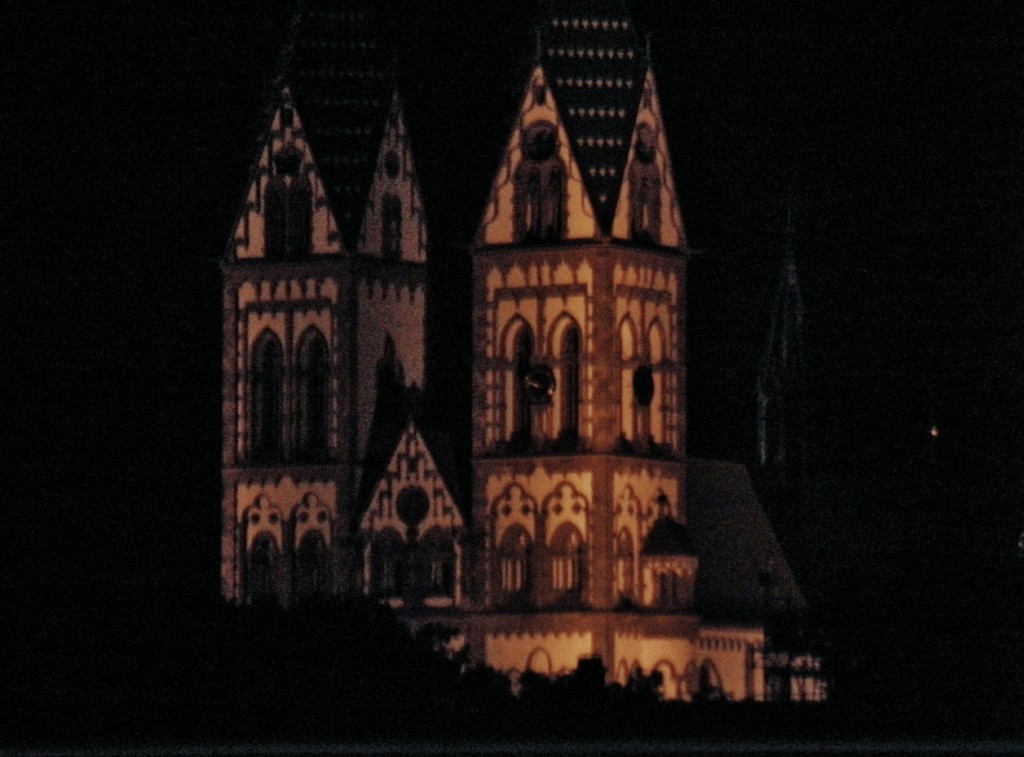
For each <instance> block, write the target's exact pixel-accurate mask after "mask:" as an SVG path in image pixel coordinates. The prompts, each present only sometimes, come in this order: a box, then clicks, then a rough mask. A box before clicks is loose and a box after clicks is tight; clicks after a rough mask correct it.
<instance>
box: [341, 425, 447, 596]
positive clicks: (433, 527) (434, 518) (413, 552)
mask: <svg viewBox="0 0 1024 757" xmlns="http://www.w3.org/2000/svg"><path fill="white" fill-rule="evenodd" d="M442 444H443V441H441V440H438V439H434V440H433V444H431V443H428V441H427V436H426V435H424V434H423V433H422V432H421V431H420V430H419V429H418V428H417V427H416V424H415V422H413V421H412V420H410V421H409V422H408V424H407V425H406V427H405V429H404V430H403V431H402V433H401V434H400V435H399V437H398V439H397V440H396V442H395V446H394V451H393V453H392V454H391V457H390V459H389V461H388V463H387V465H386V466H385V467H384V469H383V470H382V471H380V472H379V477H378V478H377V481H376V482H375V483H374V485H373V488H372V492H373V493H372V496H371V497H370V501H369V504H368V507H367V509H366V512H365V513H364V514H363V516H362V518H361V519H360V523H359V533H360V536H361V538H362V541H363V543H364V544H365V548H364V553H363V591H364V593H366V594H369V595H371V596H374V597H377V598H378V599H383V600H387V601H389V602H390V603H391V604H392V605H395V606H398V605H403V604H409V603H419V602H422V603H423V604H426V605H429V606H434V607H445V606H452V605H457V604H459V602H460V601H461V588H460V587H461V584H462V571H463V565H462V559H463V558H462V544H461V541H462V539H461V537H462V531H463V528H464V522H463V519H462V513H461V512H460V510H459V507H458V504H457V503H456V502H455V497H454V496H453V490H452V487H451V486H450V485H449V483H448V480H449V479H450V477H451V473H450V472H449V473H448V475H446V474H445V471H443V470H442V468H441V466H440V465H439V462H438V460H439V458H438V457H437V455H435V451H436V452H437V454H442V453H443V452H444V450H438V446H439V445H442ZM440 459H441V460H443V459H445V458H444V457H441V458H440Z"/></svg>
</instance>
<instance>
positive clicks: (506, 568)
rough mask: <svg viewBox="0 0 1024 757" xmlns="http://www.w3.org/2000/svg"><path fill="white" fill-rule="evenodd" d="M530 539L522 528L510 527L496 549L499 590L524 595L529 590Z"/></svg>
mask: <svg viewBox="0 0 1024 757" xmlns="http://www.w3.org/2000/svg"><path fill="white" fill-rule="evenodd" d="M530 552H531V550H530V537H529V535H528V534H527V533H526V529H524V528H523V527H522V526H510V527H509V528H508V529H507V530H506V531H505V534H504V535H503V536H502V538H501V545H500V546H499V547H498V567H499V570H500V572H501V590H502V592H503V593H505V594H506V595H508V594H525V593H526V592H528V591H529V589H530Z"/></svg>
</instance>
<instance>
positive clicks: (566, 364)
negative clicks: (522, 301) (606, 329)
mask: <svg viewBox="0 0 1024 757" xmlns="http://www.w3.org/2000/svg"><path fill="white" fill-rule="evenodd" d="M561 400H562V402H561V404H562V431H561V433H560V437H561V439H562V440H563V441H570V442H571V441H575V440H576V439H577V438H579V426H580V330H579V328H577V327H576V325H575V324H574V325H572V326H569V327H568V328H567V329H566V330H565V334H564V335H563V337H562V397H561Z"/></svg>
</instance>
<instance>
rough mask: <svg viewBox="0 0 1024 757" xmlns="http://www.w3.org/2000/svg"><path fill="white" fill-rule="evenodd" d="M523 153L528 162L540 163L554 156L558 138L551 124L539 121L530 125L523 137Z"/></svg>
mask: <svg viewBox="0 0 1024 757" xmlns="http://www.w3.org/2000/svg"><path fill="white" fill-rule="evenodd" d="M523 144H524V147H523V149H524V151H525V152H526V155H527V157H529V158H530V160H534V161H536V162H538V163H541V162H543V161H545V160H547V159H548V158H550V157H552V156H553V155H554V154H555V150H556V149H557V148H558V137H557V135H556V133H555V127H554V125H553V124H551V123H548V122H547V121H540V122H538V123H535V124H533V125H531V126H530V127H529V128H528V129H527V130H526V133H525V134H524V135H523Z"/></svg>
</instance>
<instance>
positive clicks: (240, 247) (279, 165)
mask: <svg viewBox="0 0 1024 757" xmlns="http://www.w3.org/2000/svg"><path fill="white" fill-rule="evenodd" d="M232 240H233V244H232V248H231V249H229V250H228V257H229V259H238V260H250V259H252V260H259V259H262V260H298V259H302V258H307V257H309V256H311V255H331V254H338V253H340V252H342V251H343V247H342V242H341V236H340V234H339V233H338V224H337V221H336V220H335V217H334V214H333V213H332V211H331V203H330V202H329V200H328V198H327V194H326V191H325V188H324V183H323V181H322V180H321V178H320V172H319V170H318V168H317V164H316V160H315V159H314V156H313V151H312V148H311V147H310V145H309V143H308V141H307V138H306V130H305V128H304V127H303V124H302V119H301V117H300V116H299V113H298V111H297V110H296V108H295V104H294V103H293V102H292V96H291V91H290V89H289V88H288V87H287V86H286V87H283V88H282V89H281V92H280V95H279V97H278V98H277V101H276V103H275V104H274V107H273V108H272V109H271V114H270V120H269V123H268V125H267V129H266V132H265V136H264V138H263V141H262V144H261V146H260V152H259V155H258V156H257V158H256V160H255V162H254V164H253V168H252V171H251V177H250V182H249V189H248V191H247V192H246V197H245V204H244V206H243V207H242V212H241V213H240V215H239V218H238V221H237V223H236V224H235V230H234V234H233V235H232Z"/></svg>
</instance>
